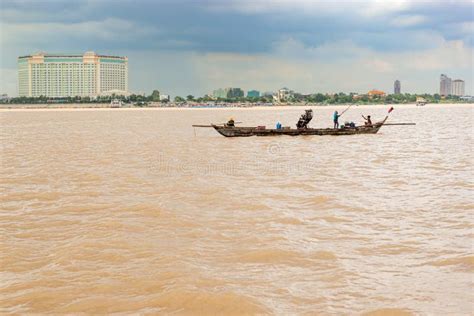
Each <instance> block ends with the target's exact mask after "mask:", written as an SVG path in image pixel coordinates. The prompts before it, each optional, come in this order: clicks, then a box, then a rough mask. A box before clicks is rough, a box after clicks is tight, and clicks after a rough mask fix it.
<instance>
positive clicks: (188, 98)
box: [186, 94, 194, 101]
mask: <svg viewBox="0 0 474 316" xmlns="http://www.w3.org/2000/svg"><path fill="white" fill-rule="evenodd" d="M186 100H188V101H194V96H193V95H191V94H190V95H188V96H186Z"/></svg>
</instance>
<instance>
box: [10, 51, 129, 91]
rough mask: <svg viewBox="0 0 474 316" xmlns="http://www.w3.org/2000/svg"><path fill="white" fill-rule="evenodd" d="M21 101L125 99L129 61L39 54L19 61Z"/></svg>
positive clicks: (115, 58) (124, 58)
mask: <svg viewBox="0 0 474 316" xmlns="http://www.w3.org/2000/svg"><path fill="white" fill-rule="evenodd" d="M18 84H19V85H18V88H19V95H20V96H21V97H39V96H46V97H75V96H81V97H82V96H89V97H95V96H99V95H111V94H117V95H120V94H121V95H128V58H127V57H118V56H106V55H98V54H96V53H94V52H86V53H85V54H84V55H50V54H44V53H39V54H36V55H28V56H22V57H19V58H18Z"/></svg>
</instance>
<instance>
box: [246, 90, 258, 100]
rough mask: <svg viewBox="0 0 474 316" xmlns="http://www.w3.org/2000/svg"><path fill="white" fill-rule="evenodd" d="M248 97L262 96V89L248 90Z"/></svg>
mask: <svg viewBox="0 0 474 316" xmlns="http://www.w3.org/2000/svg"><path fill="white" fill-rule="evenodd" d="M247 97H249V98H258V97H260V91H257V90H250V91H247Z"/></svg>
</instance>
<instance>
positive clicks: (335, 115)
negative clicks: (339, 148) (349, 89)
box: [332, 111, 342, 128]
mask: <svg viewBox="0 0 474 316" xmlns="http://www.w3.org/2000/svg"><path fill="white" fill-rule="evenodd" d="M341 115H342V113H341V114H339V113H337V111H335V112H334V114H333V116H332V118H333V121H334V128H339V117H340V116H341Z"/></svg>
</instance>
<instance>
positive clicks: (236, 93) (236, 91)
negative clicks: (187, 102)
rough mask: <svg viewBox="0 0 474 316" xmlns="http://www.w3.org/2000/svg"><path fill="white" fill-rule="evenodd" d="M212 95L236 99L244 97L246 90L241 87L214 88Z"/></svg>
mask: <svg viewBox="0 0 474 316" xmlns="http://www.w3.org/2000/svg"><path fill="white" fill-rule="evenodd" d="M212 95H213V96H214V98H219V99H234V98H241V97H243V96H244V91H243V90H242V89H240V88H225V89H217V90H214V92H213V93H212Z"/></svg>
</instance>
